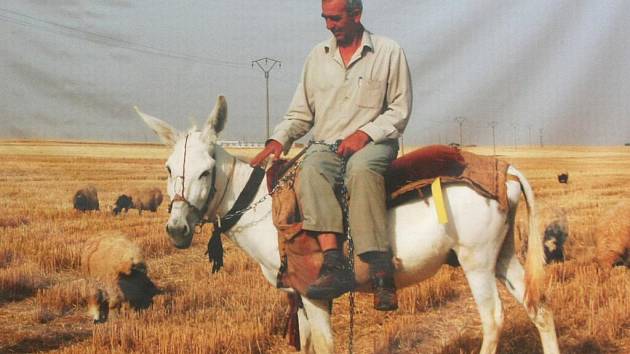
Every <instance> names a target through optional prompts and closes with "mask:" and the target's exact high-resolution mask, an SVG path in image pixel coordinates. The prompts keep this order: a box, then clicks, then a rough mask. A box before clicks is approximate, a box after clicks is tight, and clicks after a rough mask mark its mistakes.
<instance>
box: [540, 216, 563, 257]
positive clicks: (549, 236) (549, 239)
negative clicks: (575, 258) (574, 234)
mask: <svg viewBox="0 0 630 354" xmlns="http://www.w3.org/2000/svg"><path fill="white" fill-rule="evenodd" d="M568 237H569V231H568V228H567V221H566V217H563V218H560V219H556V220H554V221H552V222H551V223H549V225H547V227H546V228H545V238H544V243H543V246H544V248H545V259H546V260H547V263H551V262H564V242H565V241H566V240H567V238H568Z"/></svg>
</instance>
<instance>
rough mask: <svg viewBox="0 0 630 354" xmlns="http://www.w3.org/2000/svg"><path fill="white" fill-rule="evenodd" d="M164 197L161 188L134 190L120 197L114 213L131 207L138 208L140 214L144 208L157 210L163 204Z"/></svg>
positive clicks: (116, 213)
mask: <svg viewBox="0 0 630 354" xmlns="http://www.w3.org/2000/svg"><path fill="white" fill-rule="evenodd" d="M162 199H163V197H162V191H161V190H160V189H159V188H149V189H143V190H132V191H129V192H127V193H125V194H122V195H120V196H119V197H118V199H117V200H116V207H115V208H114V209H113V212H114V215H118V214H119V213H120V212H121V211H122V210H123V209H124V210H125V213H126V212H127V211H129V209H138V213H139V214H142V210H150V211H152V212H156V211H157V209H158V207H159V206H160V204H162Z"/></svg>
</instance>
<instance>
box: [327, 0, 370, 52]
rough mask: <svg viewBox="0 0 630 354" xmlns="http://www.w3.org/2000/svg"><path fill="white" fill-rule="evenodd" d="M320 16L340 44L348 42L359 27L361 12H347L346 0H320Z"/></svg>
mask: <svg viewBox="0 0 630 354" xmlns="http://www.w3.org/2000/svg"><path fill="white" fill-rule="evenodd" d="M322 17H323V18H324V20H325V21H326V28H327V29H328V30H329V31H330V32H332V34H333V35H334V36H335V38H336V39H337V43H339V44H340V45H345V44H349V43H350V42H351V41H352V40H353V39H354V38H355V36H356V35H357V34H358V33H359V30H360V28H361V12H360V11H356V10H355V11H354V12H353V13H348V11H347V10H346V0H326V1H322Z"/></svg>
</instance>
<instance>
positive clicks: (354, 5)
mask: <svg viewBox="0 0 630 354" xmlns="http://www.w3.org/2000/svg"><path fill="white" fill-rule="evenodd" d="M355 10H357V11H359V12H361V11H363V1H361V0H346V11H348V12H352V11H355Z"/></svg>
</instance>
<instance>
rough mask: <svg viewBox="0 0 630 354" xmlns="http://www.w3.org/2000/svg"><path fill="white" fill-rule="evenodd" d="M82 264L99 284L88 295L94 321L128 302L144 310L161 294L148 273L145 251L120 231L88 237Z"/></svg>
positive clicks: (103, 318) (90, 276) (101, 318)
mask: <svg viewBox="0 0 630 354" xmlns="http://www.w3.org/2000/svg"><path fill="white" fill-rule="evenodd" d="M81 267H82V269H83V271H84V273H85V274H86V275H87V276H88V277H89V278H91V279H92V280H93V281H94V283H95V284H96V286H94V287H93V289H92V290H91V291H90V293H89V295H88V299H87V302H88V313H89V314H90V315H91V316H92V318H93V319H94V322H104V321H106V320H107V316H108V313H109V309H115V308H120V306H121V305H122V303H124V302H127V303H129V305H130V306H131V308H133V309H145V308H147V307H149V306H150V305H151V303H152V299H153V296H155V295H156V294H157V293H158V289H157V288H156V286H155V284H153V282H152V281H151V279H149V277H148V275H147V265H146V263H145V261H144V256H143V255H142V250H141V249H140V247H138V246H137V245H136V244H134V243H133V242H131V241H130V240H129V238H128V237H126V236H125V235H123V234H121V233H107V234H103V235H100V236H99V237H95V238H93V239H90V240H88V241H87V242H86V243H85V246H84V248H83V251H82V253H81Z"/></svg>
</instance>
